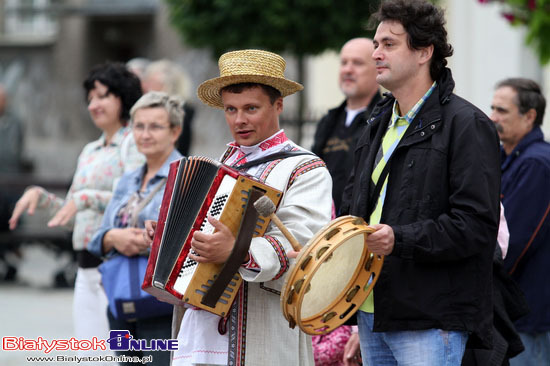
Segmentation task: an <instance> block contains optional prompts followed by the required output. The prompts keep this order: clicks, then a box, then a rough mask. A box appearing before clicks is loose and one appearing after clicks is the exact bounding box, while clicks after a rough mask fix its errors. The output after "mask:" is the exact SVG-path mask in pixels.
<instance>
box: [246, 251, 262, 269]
mask: <svg viewBox="0 0 550 366" xmlns="http://www.w3.org/2000/svg"><path fill="white" fill-rule="evenodd" d="M248 255H249V256H250V260H249V261H248V263H246V264H245V265H244V268H246V269H260V266H259V265H258V263H256V261H255V260H254V257H253V256H252V253H250V252H248Z"/></svg>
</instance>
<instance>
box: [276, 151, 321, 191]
mask: <svg viewBox="0 0 550 366" xmlns="http://www.w3.org/2000/svg"><path fill="white" fill-rule="evenodd" d="M323 167H326V165H325V162H324V161H323V160H321V159H319V158H316V159H313V160H309V161H306V162H305V163H302V164H300V165H298V166H297V167H296V168H294V170H293V171H292V174H291V175H290V179H289V180H288V185H287V187H286V188H287V189H288V188H290V186H291V185H292V183H294V180H296V178H298V177H299V176H300V175H302V174H305V173H307V172H309V171H310V170H313V169H316V168H323Z"/></svg>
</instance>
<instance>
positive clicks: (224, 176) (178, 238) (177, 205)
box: [142, 157, 282, 316]
mask: <svg viewBox="0 0 550 366" xmlns="http://www.w3.org/2000/svg"><path fill="white" fill-rule="evenodd" d="M258 192H259V193H258ZM262 194H265V195H267V196H268V197H269V198H270V199H271V200H272V201H273V202H274V203H275V205H277V204H278V202H279V200H280V199H281V195H282V193H281V192H280V191H278V190H276V189H273V188H271V187H269V186H267V185H265V184H263V183H260V182H258V181H257V180H256V179H254V178H253V177H251V176H249V175H247V174H245V173H243V172H240V171H237V170H235V169H233V168H230V167H228V166H226V165H223V164H221V163H219V162H216V161H214V160H211V159H209V158H205V157H189V158H182V159H180V160H178V161H175V162H173V163H171V164H170V172H169V175H168V179H167V181H166V188H165V191H164V196H163V200H162V205H161V208H160V213H159V218H158V223H157V227H156V231H155V236H154V239H153V246H152V248H151V254H150V256H149V262H148V265H147V271H146V273H145V278H144V282H143V285H142V288H143V290H145V291H147V292H148V293H150V294H152V295H154V296H156V297H157V298H159V299H161V300H163V301H166V302H169V303H172V304H175V305H181V304H184V303H188V304H191V305H194V306H197V307H199V308H201V309H204V310H207V311H210V312H212V313H214V314H218V315H220V316H226V315H227V314H228V313H229V308H230V307H231V304H232V303H233V300H234V299H235V296H236V294H237V291H238V289H239V287H240V285H241V283H242V278H241V276H240V275H239V274H238V272H237V271H235V273H232V274H231V276H232V278H231V280H228V283H227V286H225V284H224V285H223V286H224V287H223V290H222V293H221V295H220V296H219V298H217V296H216V300H215V303H214V302H213V301H207V302H205V299H206V298H207V297H208V292H209V290H210V289H211V288H212V287H214V284H215V283H216V281H218V280H220V277H221V273H222V271H223V270H224V266H225V265H226V264H227V263H226V264H215V263H197V262H195V261H193V260H192V259H190V258H189V257H188V255H189V252H190V249H191V244H190V242H191V238H192V236H193V233H194V232H195V231H196V230H200V231H202V232H206V233H212V232H213V227H212V226H211V225H210V223H208V221H207V219H206V217H207V215H210V216H213V217H214V218H216V219H218V220H220V221H221V222H222V223H223V224H224V225H226V226H227V227H228V228H229V229H230V230H231V231H232V233H233V235H234V236H237V234H238V233H239V231H240V225H241V223H242V221H243V216H244V215H245V211H247V209H246V207H248V203H250V204H252V203H253V202H249V201H251V200H254V199H255V198H253V197H258V195H262ZM252 209H253V208H252ZM255 215H256V216H255V217H254V220H255V219H256V218H257V220H255V221H254V222H253V227H252V228H251V231H253V233H252V235H253V236H261V235H263V234H264V233H265V231H266V229H267V226H268V225H269V222H270V219H269V218H267V217H263V216H259V217H258V216H257V213H256V212H255ZM249 226H250V225H249ZM248 245H249V243H248ZM234 250H235V249H234ZM228 262H229V261H228ZM238 265H240V263H238ZM233 267H235V266H234V265H233ZM233 267H232V268H233ZM237 268H238V266H237ZM218 287H219V286H218ZM210 298H211V296H210Z"/></svg>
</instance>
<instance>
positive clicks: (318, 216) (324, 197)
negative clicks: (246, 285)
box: [239, 159, 332, 282]
mask: <svg viewBox="0 0 550 366" xmlns="http://www.w3.org/2000/svg"><path fill="white" fill-rule="evenodd" d="M316 163H319V164H318V165H317V166H315V165H314V164H316ZM306 164H312V165H311V166H309V168H310V169H307V168H306V169H302V168H304V166H302V167H298V168H297V169H295V170H294V172H293V173H292V174H291V177H290V180H289V182H290V183H289V188H288V189H287V190H286V192H284V194H283V198H282V201H281V203H280V206H279V208H278V209H277V211H276V214H277V216H278V217H279V219H280V220H281V221H282V222H283V224H284V225H285V226H286V228H287V229H288V230H289V231H290V233H291V234H292V235H293V236H294V237H295V238H296V239H297V240H298V242H299V243H301V244H302V245H305V244H306V243H307V241H308V240H309V239H310V238H311V237H312V236H313V235H314V234H315V233H316V232H317V231H318V230H319V229H321V228H322V226H323V225H325V224H326V223H327V222H329V221H330V217H331V209H332V195H331V192H332V180H331V178H330V174H329V172H328V170H327V169H326V167H325V166H324V163H322V161H321V160H320V159H315V160H313V161H310V162H307V163H306ZM290 250H292V246H291V244H290V242H289V241H288V240H287V239H286V238H285V237H284V235H283V234H282V233H281V231H280V230H279V229H278V228H277V226H276V225H274V224H273V223H271V224H270V225H269V226H268V229H267V231H266V233H265V235H264V236H262V237H256V238H253V239H252V242H251V244H250V253H251V254H252V256H253V258H254V260H255V262H256V263H257V265H258V266H259V268H260V270H259V271H257V270H249V269H247V268H244V267H241V268H240V269H239V273H240V274H241V275H242V277H243V279H244V280H245V281H254V282H265V281H271V280H276V279H279V278H280V277H281V276H282V275H283V274H284V273H285V272H286V271H287V270H288V268H289V265H290V261H289V258H288V256H287V252H288V251H290Z"/></svg>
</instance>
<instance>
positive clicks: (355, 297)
mask: <svg viewBox="0 0 550 366" xmlns="http://www.w3.org/2000/svg"><path fill="white" fill-rule="evenodd" d="M372 232H374V230H373V229H372V228H369V227H368V226H367V224H366V223H365V221H364V220H363V219H362V218H360V217H356V216H343V217H340V218H338V219H336V220H333V221H331V222H330V223H329V224H327V225H326V226H325V227H324V228H323V229H321V230H320V231H319V232H318V233H317V234H316V235H315V236H314V237H313V238H312V239H311V240H310V241H309V242H308V243H307V244H306V245H305V246H304V248H303V249H302V250H301V251H300V254H299V255H298V257H297V259H296V262H295V263H294V265H293V266H292V268H291V269H290V270H289V273H288V274H287V277H286V280H285V283H284V286H283V290H282V292H281V308H282V311H283V315H284V317H285V318H286V319H287V320H288V322H289V326H290V328H294V327H295V326H296V325H298V326H299V327H300V329H301V330H302V331H304V332H305V333H307V334H310V335H320V334H325V333H328V332H331V331H332V330H334V329H336V328H337V327H339V326H340V325H342V324H343V323H345V322H346V320H348V319H349V318H350V317H351V316H352V315H353V314H354V313H355V312H356V311H357V310H358V309H359V307H360V306H361V304H362V303H363V302H364V301H365V299H366V298H367V296H368V295H369V294H370V292H371V291H372V288H373V287H374V285H375V284H376V281H377V279H378V275H379V273H380V270H381V269H382V264H383V262H384V256H381V255H376V254H374V253H372V252H371V251H369V249H368V247H367V245H366V238H367V236H368V235H369V234H370V233H372Z"/></svg>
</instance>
